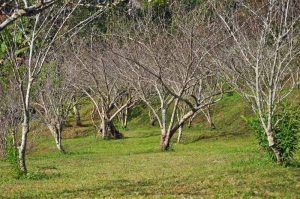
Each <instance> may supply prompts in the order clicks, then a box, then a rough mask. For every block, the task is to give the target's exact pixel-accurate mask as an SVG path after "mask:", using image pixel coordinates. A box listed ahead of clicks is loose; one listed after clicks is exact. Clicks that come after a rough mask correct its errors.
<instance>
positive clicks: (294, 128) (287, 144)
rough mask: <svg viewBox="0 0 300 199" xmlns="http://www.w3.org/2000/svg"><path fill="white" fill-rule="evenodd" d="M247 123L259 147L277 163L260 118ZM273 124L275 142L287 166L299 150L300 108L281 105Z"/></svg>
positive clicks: (249, 120) (248, 120)
mask: <svg viewBox="0 0 300 199" xmlns="http://www.w3.org/2000/svg"><path fill="white" fill-rule="evenodd" d="M246 121H247V122H248V123H249V124H250V126H251V127H252V128H253V129H254V131H255V133H256V138H257V140H258V143H259V145H260V146H261V147H262V148H263V149H264V150H265V151H266V152H267V153H268V155H269V157H270V158H271V159H272V160H273V161H276V157H275V154H274V152H273V151H272V149H271V148H270V147H269V144H268V140H267V136H266V134H265V131H264V129H263V128H262V126H261V122H260V120H259V118H258V117H255V118H251V119H247V120H246ZM272 123H273V124H272V125H273V132H274V134H275V141H276V143H277V144H278V148H279V150H280V153H281V155H282V161H283V163H284V164H285V165H286V164H288V163H290V162H291V161H292V160H293V155H294V153H295V152H296V150H297V145H298V142H299V130H300V115H299V108H295V107H292V106H291V105H289V104H282V105H280V106H279V109H278V112H277V113H276V114H275V115H274V117H273V120H272Z"/></svg>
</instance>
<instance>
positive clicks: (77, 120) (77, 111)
mask: <svg viewBox="0 0 300 199" xmlns="http://www.w3.org/2000/svg"><path fill="white" fill-rule="evenodd" d="M73 112H74V117H75V122H76V126H82V124H81V118H80V113H79V110H78V107H77V104H74V105H73Z"/></svg>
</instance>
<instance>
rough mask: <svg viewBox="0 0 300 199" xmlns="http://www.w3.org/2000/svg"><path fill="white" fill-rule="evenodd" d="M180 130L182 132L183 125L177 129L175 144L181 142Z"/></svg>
mask: <svg viewBox="0 0 300 199" xmlns="http://www.w3.org/2000/svg"><path fill="white" fill-rule="evenodd" d="M182 130H183V125H180V127H179V129H178V137H177V144H179V143H180V142H181V137H182Z"/></svg>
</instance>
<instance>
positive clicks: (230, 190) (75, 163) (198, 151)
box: [0, 95, 300, 198]
mask: <svg viewBox="0 0 300 199" xmlns="http://www.w3.org/2000/svg"><path fill="white" fill-rule="evenodd" d="M233 104H236V105H235V106H232V105H233ZM216 110H218V112H215V114H214V121H215V123H216V126H217V129H216V130H209V129H208V128H207V124H205V122H203V118H202V117H201V116H200V117H199V118H197V119H196V121H195V124H194V126H193V128H191V129H185V131H184V139H183V143H182V144H174V143H175V142H173V144H172V150H171V151H169V152H161V151H160V150H159V146H158V144H159V129H158V128H157V127H149V126H148V125H147V124H146V123H143V122H142V120H143V119H145V118H146V116H145V115H146V114H144V115H141V117H140V118H139V119H137V118H136V119H134V120H132V122H131V123H130V128H129V130H126V131H123V133H124V134H125V139H122V140H101V139H98V138H96V137H95V134H94V133H93V129H92V128H91V127H90V125H89V124H88V118H87V117H84V118H87V119H86V121H84V123H85V124H86V125H87V127H84V128H81V130H78V129H76V133H73V134H72V132H73V131H74V128H73V127H68V128H67V129H66V132H67V133H66V137H65V139H64V140H63V143H64V146H65V148H66V150H67V151H68V153H67V154H66V155H61V154H60V153H59V152H57V150H56V149H55V145H54V141H53V139H52V138H51V136H46V137H45V136H40V137H39V138H36V139H35V142H36V144H35V146H34V147H33V148H32V150H31V151H30V153H29V154H28V161H27V163H28V169H29V172H30V173H29V175H28V176H27V177H26V178H22V179H15V178H14V177H13V176H12V175H11V173H10V172H11V170H10V165H9V164H8V163H7V162H4V161H0V168H1V169H0V196H1V198H46V197H47V198H104V197H108V198H121V197H123V198H186V197H187V198H299V197H300V165H299V163H300V153H299V151H298V153H297V154H296V157H295V165H294V166H290V167H281V166H278V165H276V164H274V163H272V162H270V160H269V159H268V158H267V156H266V155H265V153H264V152H263V151H261V150H260V149H259V147H258V145H257V142H256V140H255V138H254V136H253V135H252V134H251V131H250V129H249V128H248V127H247V126H246V125H245V123H244V122H243V121H242V120H241V119H240V115H243V114H249V112H248V109H247V106H245V105H244V104H243V103H241V102H240V98H239V97H238V96H235V95H234V96H230V97H229V96H228V97H226V98H225V99H224V100H223V101H222V103H221V104H219V105H218V107H216ZM222 112H223V114H222ZM224 113H226V115H225V114H224ZM86 114H88V113H86ZM141 118H142V119H141ZM136 124H139V127H136V128H132V126H136ZM80 132H83V133H82V134H80ZM175 139H176V138H175ZM297 164H298V165H297Z"/></svg>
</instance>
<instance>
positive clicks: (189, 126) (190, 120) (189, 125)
mask: <svg viewBox="0 0 300 199" xmlns="http://www.w3.org/2000/svg"><path fill="white" fill-rule="evenodd" d="M196 115H197V114H196V113H194V115H192V117H190V119H189V124H188V128H191V127H192V126H193V120H194V118H195V117H196Z"/></svg>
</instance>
